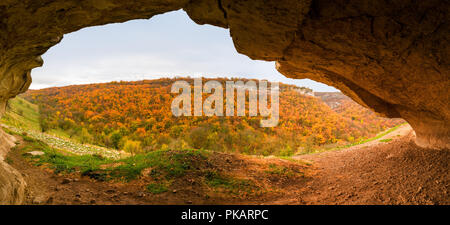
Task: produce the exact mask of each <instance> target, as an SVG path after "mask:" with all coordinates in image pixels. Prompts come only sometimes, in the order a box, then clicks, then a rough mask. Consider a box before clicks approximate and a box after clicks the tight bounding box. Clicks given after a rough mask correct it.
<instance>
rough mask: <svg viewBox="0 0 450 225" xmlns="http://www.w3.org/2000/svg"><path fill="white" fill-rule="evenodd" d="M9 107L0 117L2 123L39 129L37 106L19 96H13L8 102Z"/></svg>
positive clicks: (28, 128)
mask: <svg viewBox="0 0 450 225" xmlns="http://www.w3.org/2000/svg"><path fill="white" fill-rule="evenodd" d="M8 104H9V107H8V108H7V110H6V113H5V115H4V116H3V117H2V118H1V120H0V121H1V122H2V123H3V124H6V125H9V126H14V127H19V128H23V129H27V130H40V125H39V107H38V106H37V105H35V104H32V103H30V102H28V101H26V100H25V99H23V98H21V97H15V98H13V99H11V100H9V102H8Z"/></svg>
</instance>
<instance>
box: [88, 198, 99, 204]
mask: <svg viewBox="0 0 450 225" xmlns="http://www.w3.org/2000/svg"><path fill="white" fill-rule="evenodd" d="M89 203H90V204H95V203H97V202H96V201H95V199H91V201H89Z"/></svg>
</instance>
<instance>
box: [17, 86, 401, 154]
mask: <svg viewBox="0 0 450 225" xmlns="http://www.w3.org/2000/svg"><path fill="white" fill-rule="evenodd" d="M177 79H182V80H187V81H189V82H191V83H192V82H193V81H192V79H190V78H177ZM177 79H169V78H164V79H157V80H145V81H136V82H111V83H103V84H89V85H73V86H67V87H55V88H47V89H42V90H30V91H28V92H27V93H25V94H24V95H22V97H24V98H25V99H27V100H28V101H30V102H32V103H34V104H37V105H39V109H40V110H39V111H40V113H41V114H40V127H41V129H42V130H44V131H46V130H59V131H61V132H64V133H66V134H67V135H68V136H70V137H72V138H74V139H77V140H79V141H80V142H87V143H92V144H97V145H100V146H106V147H111V148H116V149H123V150H125V151H131V152H148V151H153V150H156V149H167V148H185V147H191V148H197V149H200V148H203V149H209V150H215V151H224V152H240V153H244V154H262V155H280V156H288V155H292V154H295V153H308V152H313V151H315V150H317V149H320V148H323V147H326V146H339V145H345V144H348V143H352V142H356V141H358V140H362V139H366V138H370V137H373V136H375V135H376V134H377V133H379V132H380V131H383V130H385V129H387V128H389V127H393V126H395V125H398V124H400V123H402V122H403V121H402V120H392V119H386V118H381V117H378V116H376V115H375V114H374V113H372V112H371V111H369V110H367V109H365V108H363V107H361V106H359V105H358V104H356V103H355V102H353V101H351V100H350V99H349V98H347V97H346V96H343V95H342V94H330V93H328V94H327V93H315V95H316V96H318V97H314V96H313V95H314V94H313V92H312V90H311V89H308V88H304V87H296V86H294V85H286V84H280V90H281V92H280V122H279V125H278V126H277V127H275V128H261V127H260V126H259V121H260V119H261V118H260V117H174V116H173V115H172V113H171V110H170V106H171V102H172V99H173V98H174V97H175V96H176V95H174V94H171V93H170V88H171V85H172V83H173V82H174V81H176V80H177ZM207 80H211V79H204V82H206V81H207ZM214 80H218V81H220V82H222V83H225V81H226V80H227V79H214ZM224 93H225V92H224ZM204 97H205V96H204Z"/></svg>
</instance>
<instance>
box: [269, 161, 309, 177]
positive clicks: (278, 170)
mask: <svg viewBox="0 0 450 225" xmlns="http://www.w3.org/2000/svg"><path fill="white" fill-rule="evenodd" d="M264 172H266V173H268V174H272V175H277V176H285V177H294V176H297V175H300V176H303V175H304V174H303V173H301V172H296V171H294V170H292V169H290V168H288V167H285V166H280V165H276V164H273V163H272V164H269V168H268V169H267V170H265V171H264Z"/></svg>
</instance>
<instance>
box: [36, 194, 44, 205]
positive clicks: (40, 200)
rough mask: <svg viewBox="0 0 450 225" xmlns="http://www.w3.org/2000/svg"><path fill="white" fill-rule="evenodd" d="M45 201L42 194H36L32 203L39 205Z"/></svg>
mask: <svg viewBox="0 0 450 225" xmlns="http://www.w3.org/2000/svg"><path fill="white" fill-rule="evenodd" d="M44 202H45V197H43V196H37V197H35V198H34V199H33V204H35V205H41V204H43V203H44Z"/></svg>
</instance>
